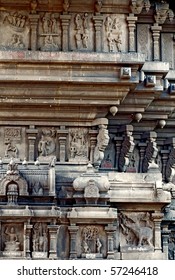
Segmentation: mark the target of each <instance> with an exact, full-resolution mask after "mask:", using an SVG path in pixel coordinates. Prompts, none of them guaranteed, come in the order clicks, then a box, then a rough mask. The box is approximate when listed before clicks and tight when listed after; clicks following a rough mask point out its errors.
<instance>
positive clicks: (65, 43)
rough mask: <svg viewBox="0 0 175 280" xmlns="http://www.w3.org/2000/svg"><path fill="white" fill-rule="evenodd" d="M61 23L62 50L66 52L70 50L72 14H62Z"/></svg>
mask: <svg viewBox="0 0 175 280" xmlns="http://www.w3.org/2000/svg"><path fill="white" fill-rule="evenodd" d="M60 19H61V25H62V51H64V52H66V51H68V50H69V25H70V20H71V16H70V15H67V14H65V15H61V16H60Z"/></svg>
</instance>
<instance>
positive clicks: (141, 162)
mask: <svg viewBox="0 0 175 280" xmlns="http://www.w3.org/2000/svg"><path fill="white" fill-rule="evenodd" d="M138 146H139V150H140V160H139V172H140V173H142V169H143V159H144V155H145V149H146V143H139V144H138Z"/></svg>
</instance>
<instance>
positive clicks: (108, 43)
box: [103, 15, 126, 52]
mask: <svg viewBox="0 0 175 280" xmlns="http://www.w3.org/2000/svg"><path fill="white" fill-rule="evenodd" d="M125 27H126V23H125V19H124V18H123V17H121V16H120V15H106V16H105V15H104V24H103V37H104V39H103V40H104V51H105V52H123V51H125V50H124V49H125V45H126V37H125V36H126V31H125Z"/></svg>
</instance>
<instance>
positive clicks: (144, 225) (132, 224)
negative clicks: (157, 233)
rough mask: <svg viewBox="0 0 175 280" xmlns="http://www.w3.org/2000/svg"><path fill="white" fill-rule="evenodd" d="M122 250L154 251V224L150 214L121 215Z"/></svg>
mask: <svg viewBox="0 0 175 280" xmlns="http://www.w3.org/2000/svg"><path fill="white" fill-rule="evenodd" d="M119 224H120V231H121V250H122V251H129V250H136V251H139V250H140V251H152V250H153V248H154V246H153V222H152V220H151V217H150V213H148V212H145V213H141V212H140V213H138V214H137V213H131V214H130V213H127V214H124V213H120V215H119Z"/></svg>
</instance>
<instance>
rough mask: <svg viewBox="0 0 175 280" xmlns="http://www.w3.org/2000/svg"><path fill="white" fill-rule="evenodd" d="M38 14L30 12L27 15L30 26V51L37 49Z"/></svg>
mask: <svg viewBox="0 0 175 280" xmlns="http://www.w3.org/2000/svg"><path fill="white" fill-rule="evenodd" d="M39 17H40V16H39V15H37V14H31V15H29V20H30V27H31V33H30V47H31V50H32V51H36V50H37V47H38V46H37V37H38V36H37V35H38V34H37V33H38V21H39Z"/></svg>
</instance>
